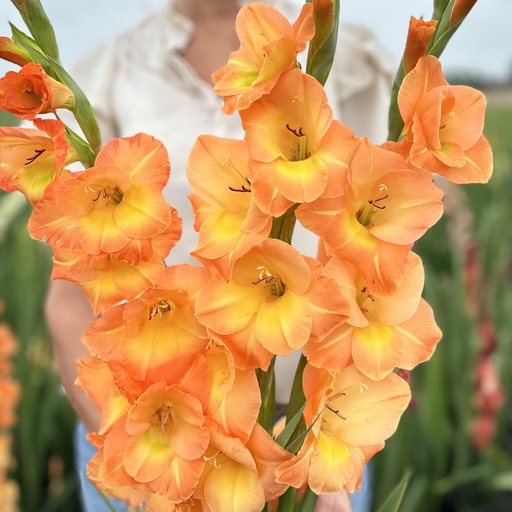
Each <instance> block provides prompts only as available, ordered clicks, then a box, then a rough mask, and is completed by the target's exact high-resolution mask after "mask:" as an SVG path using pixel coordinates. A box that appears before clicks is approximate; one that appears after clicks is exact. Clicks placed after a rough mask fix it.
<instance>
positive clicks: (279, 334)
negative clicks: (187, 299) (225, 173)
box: [196, 239, 346, 369]
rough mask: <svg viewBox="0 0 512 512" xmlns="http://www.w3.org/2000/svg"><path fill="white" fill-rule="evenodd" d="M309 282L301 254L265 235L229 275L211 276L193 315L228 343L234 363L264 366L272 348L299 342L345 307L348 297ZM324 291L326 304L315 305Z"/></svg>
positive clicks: (282, 350)
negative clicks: (229, 277)
mask: <svg viewBox="0 0 512 512" xmlns="http://www.w3.org/2000/svg"><path fill="white" fill-rule="evenodd" d="M315 279H319V278H318V276H316V275H315V276H314V277H313V280H315ZM311 282H312V272H311V270H310V268H309V266H308V263H307V262H306V260H305V259H304V257H303V256H301V255H300V254H299V253H298V252H297V251H296V250H295V249H294V248H293V247H291V246H290V245H288V244H286V243H285V242H282V241H281V240H272V239H269V240H265V241H264V242H262V243H261V244H260V245H259V246H257V247H255V248H253V249H251V250H250V251H249V252H248V253H247V254H246V255H244V256H242V257H241V258H240V259H238V260H237V261H236V262H235V265H234V266H233V273H232V278H231V279H230V280H229V281H227V282H226V281H225V280H224V279H223V278H222V276H221V275H219V274H217V275H214V276H212V278H211V279H210V281H209V282H208V284H207V285H206V286H205V287H204V289H203V290H201V292H200V293H199V295H198V298H197V301H196V316H197V318H198V320H199V321H200V322H201V323H202V324H204V325H205V326H206V327H207V328H208V330H209V331H210V332H211V333H212V336H213V337H218V338H220V339H221V340H222V341H223V342H224V343H225V344H226V345H227V347H228V348H229V350H230V351H231V352H232V353H233V356H234V358H235V366H236V367H237V368H241V369H246V368H256V367H260V368H264V369H266V368H267V367H268V365H269V363H270V360H271V359H272V357H273V356H274V355H275V354H281V355H287V354H289V353H290V352H291V351H292V350H295V349H298V348H301V347H302V346H303V345H304V344H305V343H306V341H307V340H308V339H309V337H310V336H311V335H316V333H315V331H316V330H317V331H318V332H320V333H322V332H323V331H324V330H326V331H327V332H328V328H327V327H325V326H326V325H329V326H330V325H331V321H332V319H333V318H334V319H335V321H336V320H337V319H338V318H339V317H340V315H343V314H344V313H345V310H346V302H345V301H344V300H343V299H341V298H339V297H338V296H336V295H335V296H334V297H333V294H332V290H331V288H330V287H329V286H327V287H326V288H323V287H320V286H318V287H317V286H312V285H311ZM318 294H319V295H320V296H318ZM323 295H325V297H328V298H329V299H330V306H329V309H326V308H322V307H320V306H319V305H318V304H321V305H325V304H326V303H327V302H328V301H327V300H326V298H325V297H324V296H323ZM330 320H331V321H330ZM314 327H315V328H316V329H314ZM331 328H332V327H331ZM327 332H325V334H327Z"/></svg>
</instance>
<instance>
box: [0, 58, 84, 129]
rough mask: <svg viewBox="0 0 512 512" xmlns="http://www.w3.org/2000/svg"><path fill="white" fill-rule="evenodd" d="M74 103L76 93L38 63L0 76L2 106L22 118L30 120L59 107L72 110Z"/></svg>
mask: <svg viewBox="0 0 512 512" xmlns="http://www.w3.org/2000/svg"><path fill="white" fill-rule="evenodd" d="M74 104H75V99H74V96H73V93H72V92H71V91H70V90H69V89H68V88H67V87H66V86H65V85H64V84H61V83H60V82H57V80H54V79H53V78H51V77H49V76H48V75H47V74H46V73H45V71H44V70H43V68H42V67H41V66H40V65H39V64H35V63H33V62H29V63H28V64H26V65H25V66H23V67H22V68H21V69H20V71H18V72H16V71H9V72H8V73H6V75H5V76H4V77H3V78H1V79H0V109H1V110H7V111H9V112H11V113H12V114H14V115H15V116H17V117H19V118H21V119H27V120H29V121H30V120H32V119H34V117H35V116H37V115H39V114H45V113H47V112H55V110H57V109H58V108H67V109H72V108H73V107H74Z"/></svg>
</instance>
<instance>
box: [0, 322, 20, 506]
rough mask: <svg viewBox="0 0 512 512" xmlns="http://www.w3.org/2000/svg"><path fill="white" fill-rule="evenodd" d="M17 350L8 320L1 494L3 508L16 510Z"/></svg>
mask: <svg viewBox="0 0 512 512" xmlns="http://www.w3.org/2000/svg"><path fill="white" fill-rule="evenodd" d="M15 351H16V340H15V339H14V337H13V335H12V333H11V331H10V329H9V328H8V327H7V325H5V324H0V396H1V397H2V400H1V402H0V496H2V510H5V511H6V512H16V511H17V510H18V508H17V502H18V494H19V490H18V486H17V484H16V482H15V481H14V480H11V479H9V478H8V472H9V471H10V470H11V466H12V454H11V446H12V438H11V435H10V433H9V430H10V429H11V428H12V427H13V426H14V424H15V423H16V415H15V409H16V406H17V404H18V401H19V399H20V389H19V386H18V384H17V383H16V382H14V381H13V380H12V365H11V362H10V361H9V359H10V357H12V355H13V354H14V353H15Z"/></svg>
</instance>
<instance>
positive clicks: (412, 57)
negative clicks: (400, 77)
mask: <svg viewBox="0 0 512 512" xmlns="http://www.w3.org/2000/svg"><path fill="white" fill-rule="evenodd" d="M436 26H437V21H436V20H432V21H425V20H423V19H417V18H415V17H414V16H411V19H410V21H409V32H408V34H407V41H406V43H405V50H404V58H403V66H404V74H405V75H406V74H407V73H409V71H411V70H413V69H414V67H415V66H416V63H417V62H418V60H419V59H420V58H421V57H424V56H425V55H427V49H428V45H429V43H430V40H431V39H432V36H433V35H434V33H435V31H436Z"/></svg>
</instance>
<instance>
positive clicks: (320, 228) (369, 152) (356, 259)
mask: <svg viewBox="0 0 512 512" xmlns="http://www.w3.org/2000/svg"><path fill="white" fill-rule="evenodd" d="M441 198H442V192H441V190H440V189H438V188H437V187H436V186H435V185H434V184H433V183H432V178H431V175H429V174H428V173H422V172H418V171H415V170H411V169H408V168H407V164H406V162H405V161H404V160H403V159H402V158H401V157H400V156H399V155H397V154H395V153H392V152H390V151H385V150H383V149H380V148H378V147H377V146H374V145H373V144H371V143H370V142H369V141H368V140H366V139H363V142H362V144H361V146H360V148H359V149H358V151H357V153H356V155H355V157H354V159H353V160H352V163H351V165H350V169H349V172H348V175H347V184H346V186H345V193H344V195H343V196H342V197H336V198H332V199H323V198H321V199H318V200H317V201H315V202H313V203H311V204H304V205H301V206H300V207H299V208H298V209H297V211H296V214H297V218H298V219H299V221H300V222H301V224H303V225H304V226H305V227H306V228H308V229H310V230H311V231H313V232H314V233H316V234H317V235H319V236H320V237H321V238H322V239H323V240H324V241H325V249H326V252H327V255H333V256H336V257H338V258H340V259H343V260H345V261H347V262H349V263H350V264H352V265H353V266H354V267H356V268H357V269H358V270H359V271H360V272H361V273H362V274H363V276H364V278H365V280H366V284H367V286H368V289H369V291H370V292H371V293H377V294H391V293H394V291H396V289H397V287H398V285H399V283H400V281H401V280H402V277H403V274H404V270H405V266H406V264H407V258H408V255H409V251H410V248H411V244H412V243H413V242H414V241H415V240H417V239H418V238H419V237H420V236H421V235H423V233H424V232H425V231H426V230H427V229H428V228H429V227H430V226H432V225H433V224H434V223H435V222H436V221H437V220H438V219H439V217H440V216H441V214H442V212H443V205H442V201H441Z"/></svg>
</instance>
